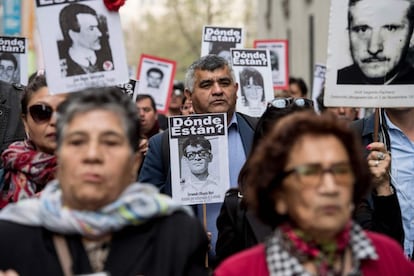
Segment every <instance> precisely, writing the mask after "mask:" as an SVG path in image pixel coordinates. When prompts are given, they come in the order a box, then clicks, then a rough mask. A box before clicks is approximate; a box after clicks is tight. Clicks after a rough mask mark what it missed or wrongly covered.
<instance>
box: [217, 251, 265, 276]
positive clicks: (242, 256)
mask: <svg viewBox="0 0 414 276" xmlns="http://www.w3.org/2000/svg"><path fill="white" fill-rule="evenodd" d="M268 274H269V272H268V269H267V264H266V253H265V246H264V244H259V245H256V246H254V247H251V248H249V249H246V250H244V251H242V252H240V253H237V254H235V255H232V256H231V257H229V258H227V259H226V260H224V261H223V262H222V263H221V264H220V265H219V266H218V268H217V269H216V270H215V274H214V275H216V276H220V275H268Z"/></svg>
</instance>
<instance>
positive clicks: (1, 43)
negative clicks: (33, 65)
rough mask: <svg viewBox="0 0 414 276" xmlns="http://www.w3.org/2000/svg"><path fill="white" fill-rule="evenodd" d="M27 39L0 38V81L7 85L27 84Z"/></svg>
mask: <svg viewBox="0 0 414 276" xmlns="http://www.w3.org/2000/svg"><path fill="white" fill-rule="evenodd" d="M27 47H28V45H27V39H26V38H24V37H15V36H0V80H1V81H4V82H7V83H18V84H24V85H26V84H27V78H28V76H27V74H28V73H27V59H28V55H27V53H28V48H27Z"/></svg>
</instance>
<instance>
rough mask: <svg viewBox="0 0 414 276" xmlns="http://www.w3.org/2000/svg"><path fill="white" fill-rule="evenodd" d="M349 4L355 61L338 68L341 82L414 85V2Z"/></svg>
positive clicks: (352, 1) (392, 0)
mask: <svg viewBox="0 0 414 276" xmlns="http://www.w3.org/2000/svg"><path fill="white" fill-rule="evenodd" d="M348 6H349V9H348V37H349V43H350V53H351V56H352V60H353V64H352V65H350V66H347V67H344V68H342V69H339V70H338V76H337V84H369V85H377V84H414V68H413V67H412V65H411V64H410V63H409V62H407V52H408V48H409V45H410V39H411V36H412V32H413V23H414V1H411V0H349V4H348Z"/></svg>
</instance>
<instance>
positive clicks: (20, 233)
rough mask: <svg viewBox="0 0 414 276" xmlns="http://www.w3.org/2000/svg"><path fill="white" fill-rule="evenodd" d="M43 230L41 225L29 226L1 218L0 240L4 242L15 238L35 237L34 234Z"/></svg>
mask: <svg viewBox="0 0 414 276" xmlns="http://www.w3.org/2000/svg"><path fill="white" fill-rule="evenodd" d="M41 232H42V228H41V227H39V226H28V225H23V224H19V223H15V222H11V221H7V220H0V240H1V241H2V242H6V241H9V242H11V241H13V240H14V238H17V239H18V240H20V241H22V240H21V239H22V238H23V239H24V238H29V237H33V235H37V234H40V233H41ZM19 237H20V238H19Z"/></svg>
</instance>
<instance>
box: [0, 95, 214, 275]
mask: <svg viewBox="0 0 414 276" xmlns="http://www.w3.org/2000/svg"><path fill="white" fill-rule="evenodd" d="M57 117H58V118H57V133H56V134H57V150H56V156H57V160H58V164H59V166H58V167H57V174H56V175H57V178H56V179H55V180H53V181H52V182H50V183H48V184H47V186H46V188H45V189H44V190H43V191H42V193H41V195H40V197H39V198H37V197H32V198H29V199H26V200H21V201H19V202H17V203H11V204H9V205H7V206H6V207H5V208H4V209H3V210H2V211H1V212H0V248H1V249H0V271H1V270H3V271H5V270H9V269H13V270H15V271H16V272H17V273H19V275H62V274H63V275H80V274H82V275H86V274H88V275H92V274H91V273H99V275H176V276H182V275H206V274H207V271H206V269H205V267H204V262H205V255H206V252H207V248H208V240H207V236H206V233H205V231H204V229H203V227H202V225H201V223H200V222H199V221H198V219H196V218H195V217H193V216H192V210H191V208H189V207H187V206H181V205H180V204H178V203H176V202H175V201H173V200H172V199H171V198H170V197H169V196H167V195H163V194H160V193H159V192H158V190H157V189H156V188H155V187H154V186H153V185H151V184H143V183H137V182H135V183H134V181H135V179H136V177H137V170H138V167H139V165H140V163H141V161H142V154H141V153H140V152H139V150H138V145H139V137H140V131H139V130H140V127H139V116H138V112H137V110H136V107H135V105H134V103H133V102H132V101H131V99H130V98H129V97H128V96H126V95H124V94H123V93H122V91H121V90H120V88H118V87H107V88H89V89H85V90H83V91H81V92H78V93H74V94H72V95H70V96H69V97H68V100H67V101H65V102H64V103H63V104H61V105H60V106H59V108H58V115H57ZM97 275H98V274H97Z"/></svg>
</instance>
